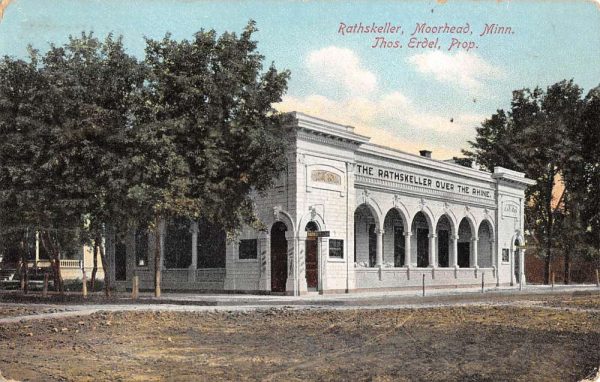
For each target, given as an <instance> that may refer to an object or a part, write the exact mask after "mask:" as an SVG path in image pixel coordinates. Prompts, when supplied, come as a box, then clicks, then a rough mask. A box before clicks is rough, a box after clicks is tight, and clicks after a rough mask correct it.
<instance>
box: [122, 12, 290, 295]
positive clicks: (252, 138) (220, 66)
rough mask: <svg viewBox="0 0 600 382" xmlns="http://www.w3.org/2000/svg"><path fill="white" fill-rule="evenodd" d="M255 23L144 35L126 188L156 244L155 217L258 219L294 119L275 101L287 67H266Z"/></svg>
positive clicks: (222, 221)
mask: <svg viewBox="0 0 600 382" xmlns="http://www.w3.org/2000/svg"><path fill="white" fill-rule="evenodd" d="M256 30H257V29H256V26H255V23H254V22H253V21H251V22H250V23H249V24H248V25H247V27H246V28H245V29H244V31H243V32H242V33H241V35H240V36H239V37H238V36H237V35H236V34H235V33H224V34H223V35H221V36H220V37H217V35H216V32H215V31H214V30H211V31H204V30H201V31H199V32H197V33H196V34H195V35H194V38H193V39H192V40H189V41H188V40H182V41H174V40H173V39H171V36H170V35H169V34H167V35H166V36H165V37H164V38H163V39H162V40H150V39H148V40H147V47H146V60H145V62H146V65H147V66H148V70H149V76H148V88H147V90H146V92H145V94H144V97H143V99H144V102H143V103H142V104H141V107H140V108H139V109H138V110H137V113H136V118H135V125H134V129H133V130H132V133H133V134H134V136H135V138H134V141H135V146H134V155H133V158H134V161H133V163H134V164H135V165H136V166H137V167H136V168H137V170H136V171H135V172H136V173H137V174H139V177H137V178H136V179H137V184H135V185H134V186H133V187H132V188H131V190H130V194H131V196H132V200H134V201H136V202H138V203H139V205H138V206H137V208H136V211H141V212H143V213H146V215H145V216H139V217H138V220H139V221H141V222H151V226H152V227H153V229H154V232H155V237H156V240H157V243H158V241H159V240H160V239H159V235H160V230H159V222H160V221H164V220H165V219H168V218H171V217H174V216H180V217H186V218H189V219H198V218H200V217H203V218H206V219H208V220H210V221H212V222H213V223H216V224H219V225H221V226H222V227H223V228H225V229H227V230H232V229H234V228H237V227H238V226H239V225H240V224H241V223H242V222H252V221H253V220H254V219H255V218H254V213H253V206H252V200H251V197H250V194H251V192H253V191H256V192H262V191H264V190H266V189H267V188H268V187H269V186H271V184H272V180H273V179H274V178H275V177H276V176H277V174H278V173H279V172H280V171H281V170H282V169H283V168H284V166H285V165H286V157H285V147H286V144H287V136H288V132H289V131H288V130H287V128H286V126H288V125H289V124H287V123H286V116H283V115H280V114H278V113H277V112H276V111H275V110H274V108H273V107H272V104H273V103H276V102H279V101H281V97H282V95H283V93H284V92H285V90H286V88H287V79H288V77H289V73H288V72H287V71H284V72H278V71H277V70H276V69H275V67H274V66H273V65H271V66H270V67H269V68H268V69H267V70H266V71H264V72H263V65H262V61H263V59H264V57H263V56H262V55H260V54H259V53H258V52H257V51H256V48H257V43H256V41H254V40H252V34H253V33H254V32H255V31H256ZM147 213H150V214H151V215H148V214H147ZM155 248H156V253H155V264H156V265H157V266H156V268H155V286H156V288H155V290H156V294H160V285H159V283H160V269H159V266H158V265H159V264H160V258H159V251H158V248H159V246H158V245H156V246H155Z"/></svg>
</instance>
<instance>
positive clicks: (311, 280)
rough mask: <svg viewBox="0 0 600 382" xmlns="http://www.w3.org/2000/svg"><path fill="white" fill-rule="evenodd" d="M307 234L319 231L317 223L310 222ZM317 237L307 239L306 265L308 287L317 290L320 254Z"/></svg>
mask: <svg viewBox="0 0 600 382" xmlns="http://www.w3.org/2000/svg"><path fill="white" fill-rule="evenodd" d="M305 230H306V232H316V231H318V230H319V227H317V224H316V223H315V222H308V224H307V225H306V229H305ZM318 243H319V241H318V240H317V238H316V237H307V238H306V246H305V254H306V258H305V264H306V287H307V288H308V289H312V290H316V289H317V288H318V287H319V254H318Z"/></svg>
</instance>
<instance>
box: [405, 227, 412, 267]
mask: <svg viewBox="0 0 600 382" xmlns="http://www.w3.org/2000/svg"><path fill="white" fill-rule="evenodd" d="M411 236H412V232H410V231H408V232H404V266H405V267H407V268H410V264H411V263H410V262H411V249H410V238H411Z"/></svg>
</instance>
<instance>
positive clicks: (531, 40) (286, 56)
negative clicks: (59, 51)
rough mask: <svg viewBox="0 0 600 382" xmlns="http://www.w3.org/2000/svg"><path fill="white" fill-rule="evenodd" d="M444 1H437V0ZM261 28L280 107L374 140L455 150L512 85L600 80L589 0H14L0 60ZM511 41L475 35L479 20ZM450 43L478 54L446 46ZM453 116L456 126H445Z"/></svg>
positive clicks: (137, 48)
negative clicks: (77, 45) (393, 44)
mask: <svg viewBox="0 0 600 382" xmlns="http://www.w3.org/2000/svg"><path fill="white" fill-rule="evenodd" d="M442 3H443V4H442ZM249 19H254V20H256V22H257V25H258V28H259V30H260V31H259V32H258V33H257V34H256V35H255V38H256V39H257V40H258V41H259V50H260V52H261V53H262V54H264V55H265V56H266V61H267V62H271V61H274V62H275V64H276V66H277V67H278V68H281V69H283V68H285V69H289V70H291V72H292V78H291V81H290V83H289V91H288V94H287V95H286V97H285V99H284V102H283V103H282V104H281V105H279V106H278V107H279V108H280V109H281V110H292V109H298V110H300V111H305V112H308V113H310V114H313V115H317V116H320V117H323V118H327V119H332V120H335V121H338V122H341V123H344V124H351V125H354V126H356V128H357V131H358V132H359V133H363V134H366V135H370V136H372V137H373V141H374V142H375V143H380V144H386V145H390V146H394V147H397V148H401V149H404V150H406V151H411V152H416V150H418V149H419V148H429V149H432V150H433V151H434V157H438V158H442V159H443V158H446V157H448V156H451V155H454V154H457V153H458V152H459V150H460V149H461V148H463V147H466V146H467V143H466V141H467V140H469V139H473V138H474V135H475V130H474V127H475V126H477V125H478V124H479V123H480V122H481V121H482V120H483V119H484V118H486V117H488V116H490V115H491V114H492V113H493V112H494V111H495V110H496V109H498V108H506V107H508V105H509V102H510V97H511V91H512V90H513V89H518V88H523V87H534V86H542V87H545V86H548V85H550V84H552V83H554V82H557V81H559V80H562V79H564V78H567V79H569V78H573V79H574V80H575V82H576V83H578V84H579V85H580V86H582V87H583V88H584V89H585V91H587V90H589V89H590V88H592V87H595V86H597V85H599V84H600V5H599V4H596V3H594V2H593V1H584V0H580V1H567V0H555V1H552V0H546V1H541V0H540V1H534V0H530V1H527V0H525V1H491V0H490V1H484V0H480V1H466V0H462V1H461V0H455V1H453V0H448V1H447V2H445V3H444V2H439V3H438V2H436V1H416V0H415V1H403V2H400V1H393V2H392V1H382V0H380V1H339V2H333V1H260V2H259V1H246V2H241V1H193V0H180V1H175V0H172V1H168V0H163V1H158V0H85V1H84V0H52V1H48V0H13V1H11V2H10V3H9V5H8V7H7V8H6V9H5V12H4V17H3V19H2V21H1V22H0V54H2V55H11V56H17V57H23V56H25V55H26V46H27V44H29V43H31V44H32V45H33V46H34V47H36V48H38V49H41V50H42V51H43V50H45V49H47V47H48V44H49V43H50V42H54V43H58V44H60V43H62V42H64V41H65V40H66V38H67V36H68V35H69V34H79V33H80V32H81V31H84V30H85V31H90V30H91V31H94V32H95V33H96V34H97V35H98V36H103V35H105V34H107V33H109V32H114V33H116V34H122V35H123V36H124V38H125V44H126V46H127V48H128V50H129V51H130V52H131V53H133V54H135V55H138V56H140V57H141V56H142V54H143V48H144V40H143V37H144V36H148V37H153V38H160V37H162V36H163V35H164V34H165V33H166V32H167V31H169V32H171V33H172V34H173V36H174V37H175V38H178V39H180V38H190V37H191V36H192V34H193V33H194V32H195V31H197V30H199V29H200V28H205V29H215V30H216V31H217V32H223V31H237V32H239V31H241V30H242V29H243V27H244V26H245V25H246V23H247V21H248V20H249ZM340 22H343V23H345V24H347V25H351V24H354V23H359V22H362V23H363V24H365V25H367V24H369V25H370V24H372V23H376V24H377V25H383V24H384V23H385V22H391V23H392V24H394V25H401V26H402V28H403V30H404V35H398V34H388V35H382V36H383V37H385V38H387V39H388V40H398V41H399V43H400V44H402V45H403V47H402V48H399V49H389V48H381V49H380V48H372V47H371V46H372V45H373V43H374V37H375V36H378V34H376V35H364V34H363V35H358V34H350V35H345V36H343V35H341V34H339V33H338V29H339V26H340ZM416 23H427V24H429V25H439V24H444V23H448V24H449V25H456V26H463V25H465V24H466V23H469V25H470V28H471V30H472V31H473V34H472V35H471V34H468V35H454V36H453V35H447V34H443V35H434V34H423V35H420V36H419V37H420V38H424V37H426V38H429V39H435V38H436V37H439V43H438V45H439V46H440V48H439V49H409V48H408V47H407V46H406V45H407V44H408V41H409V38H410V34H411V33H412V32H413V30H414V28H415V26H416ZM486 23H488V24H491V23H495V24H498V25H502V26H510V27H511V28H512V30H513V31H514V34H509V35H488V36H483V37H479V36H478V35H479V33H480V32H481V31H482V30H483V27H484V25H485V24H486ZM452 37H455V38H458V39H462V40H464V41H474V42H475V43H476V45H477V46H478V48H477V49H472V50H470V51H465V50H454V49H453V50H450V51H448V49H447V48H448V46H449V43H450V41H451V39H452ZM451 121H452V122H451Z"/></svg>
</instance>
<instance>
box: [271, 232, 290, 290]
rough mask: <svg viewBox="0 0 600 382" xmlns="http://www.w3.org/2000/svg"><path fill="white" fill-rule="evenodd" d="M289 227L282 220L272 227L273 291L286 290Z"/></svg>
mask: <svg viewBox="0 0 600 382" xmlns="http://www.w3.org/2000/svg"><path fill="white" fill-rule="evenodd" d="M286 231H287V227H286V225H285V224H283V223H282V222H277V223H275V224H273V227H272V228H271V292H285V283H286V281H287V240H286V238H285V232H286Z"/></svg>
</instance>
